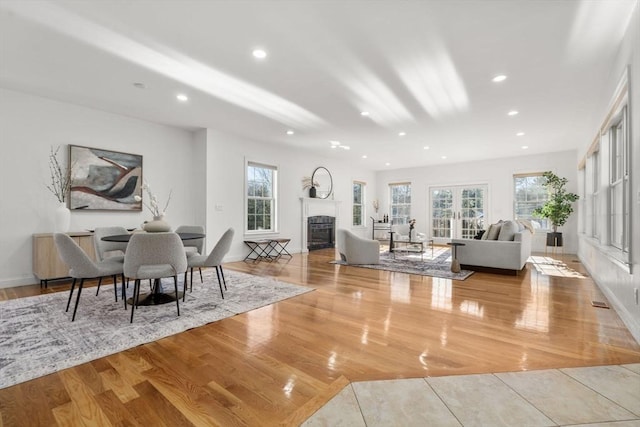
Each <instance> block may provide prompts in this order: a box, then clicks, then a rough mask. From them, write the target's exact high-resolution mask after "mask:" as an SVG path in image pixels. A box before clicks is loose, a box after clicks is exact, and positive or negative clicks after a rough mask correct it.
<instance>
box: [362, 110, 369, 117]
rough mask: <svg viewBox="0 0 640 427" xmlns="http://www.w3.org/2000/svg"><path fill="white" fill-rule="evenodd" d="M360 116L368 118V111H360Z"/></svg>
mask: <svg viewBox="0 0 640 427" xmlns="http://www.w3.org/2000/svg"><path fill="white" fill-rule="evenodd" d="M360 115H361V116H365V117H366V116H368V115H369V112H368V111H362V112H361V113H360Z"/></svg>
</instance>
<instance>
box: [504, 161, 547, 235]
mask: <svg viewBox="0 0 640 427" xmlns="http://www.w3.org/2000/svg"><path fill="white" fill-rule="evenodd" d="M545 182H546V180H545V179H544V177H543V176H542V172H540V173H532V174H523V175H514V176H513V184H514V185H513V187H514V189H515V194H514V197H513V200H514V204H513V214H514V218H515V219H528V220H531V222H532V223H537V224H538V225H539V226H540V228H544V229H547V230H548V229H550V228H551V224H549V220H548V219H546V218H538V217H534V216H533V211H534V209H535V208H537V207H540V206H542V205H544V204H545V203H546V202H547V200H548V199H549V194H548V193H547V189H546V187H545V186H544V184H545Z"/></svg>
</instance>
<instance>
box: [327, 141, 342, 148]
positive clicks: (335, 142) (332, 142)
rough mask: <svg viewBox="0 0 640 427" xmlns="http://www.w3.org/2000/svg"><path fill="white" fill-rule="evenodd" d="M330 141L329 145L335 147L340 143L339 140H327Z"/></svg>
mask: <svg viewBox="0 0 640 427" xmlns="http://www.w3.org/2000/svg"><path fill="white" fill-rule="evenodd" d="M329 142H330V143H331V146H333V147H337V146H338V145H340V141H329Z"/></svg>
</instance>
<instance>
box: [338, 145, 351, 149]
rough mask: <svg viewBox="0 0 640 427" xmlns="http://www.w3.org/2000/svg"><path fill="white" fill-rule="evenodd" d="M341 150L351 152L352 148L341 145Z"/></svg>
mask: <svg viewBox="0 0 640 427" xmlns="http://www.w3.org/2000/svg"><path fill="white" fill-rule="evenodd" d="M340 148H342V149H343V150H351V147H349V146H348V145H341V146H340Z"/></svg>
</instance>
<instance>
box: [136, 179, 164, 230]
mask: <svg viewBox="0 0 640 427" xmlns="http://www.w3.org/2000/svg"><path fill="white" fill-rule="evenodd" d="M142 190H143V191H144V192H145V193H146V194H147V196H148V197H149V200H148V201H145V200H144V198H142V197H140V196H137V195H136V196H134V199H135V200H136V201H137V202H142V204H143V205H144V207H146V208H147V209H149V211H150V212H151V214H152V215H153V220H151V221H145V222H144V224H143V225H142V228H143V229H144V231H146V232H148V233H159V232H165V231H171V226H170V225H169V223H168V222H167V221H165V212H166V211H167V208H168V207H169V202H170V201H171V193H172V191H173V190H171V191H169V197H168V198H167V202H166V203H165V204H164V208H162V210H161V209H160V204H159V203H158V197H157V196H156V195H155V194H153V192H152V191H151V186H150V185H149V184H148V183H147V182H146V181H145V182H144V183H143V184H142Z"/></svg>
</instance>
